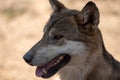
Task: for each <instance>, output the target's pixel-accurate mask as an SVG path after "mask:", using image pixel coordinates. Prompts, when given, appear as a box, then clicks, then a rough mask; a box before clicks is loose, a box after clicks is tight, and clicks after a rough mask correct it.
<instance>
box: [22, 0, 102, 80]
mask: <svg viewBox="0 0 120 80" xmlns="http://www.w3.org/2000/svg"><path fill="white" fill-rule="evenodd" d="M49 2H50V4H51V6H52V9H53V12H52V14H51V17H50V19H49V21H48V23H47V24H46V26H45V27H44V35H43V37H42V39H41V40H40V41H39V42H38V43H36V44H35V45H34V46H33V47H32V48H31V49H30V50H29V51H28V52H27V53H26V54H25V55H24V57H23V58H24V59H25V61H26V62H27V63H29V64H30V65H32V66H37V69H36V75H37V76H38V77H43V78H49V77H51V76H53V75H54V74H55V73H57V72H58V71H59V70H60V69H62V68H63V67H64V66H74V65H75V63H73V61H72V59H73V58H79V60H80V61H79V62H81V61H83V60H85V59H86V58H87V55H90V53H91V52H94V50H96V49H98V48H99V47H101V46H100V45H101V42H102V40H101V35H100V31H99V29H98V27H97V26H98V24H99V11H98V8H97V7H96V5H95V3H94V2H92V1H90V2H88V3H87V4H86V5H85V7H84V8H83V9H82V10H81V11H78V10H73V9H68V8H66V7H65V6H64V5H63V4H62V3H61V2H59V1H58V0H49ZM76 64H77V63H76Z"/></svg>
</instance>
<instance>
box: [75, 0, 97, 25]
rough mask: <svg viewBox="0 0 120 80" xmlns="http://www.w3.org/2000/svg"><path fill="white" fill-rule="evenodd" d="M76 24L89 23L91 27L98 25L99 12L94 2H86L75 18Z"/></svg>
mask: <svg viewBox="0 0 120 80" xmlns="http://www.w3.org/2000/svg"><path fill="white" fill-rule="evenodd" d="M76 20H77V22H78V24H87V23H90V24H92V26H95V25H98V24H99V10H98V8H97V6H96V5H95V3H94V2H92V1H90V2H88V3H87V4H86V5H85V7H84V8H83V9H82V11H81V12H80V13H79V14H78V15H77V16H76Z"/></svg>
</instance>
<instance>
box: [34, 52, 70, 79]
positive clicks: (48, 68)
mask: <svg viewBox="0 0 120 80" xmlns="http://www.w3.org/2000/svg"><path fill="white" fill-rule="evenodd" d="M69 61H70V55H68V54H62V55H59V56H57V57H56V58H54V59H53V60H51V61H50V62H48V63H47V64H46V65H43V66H37V68H36V76H37V77H42V78H49V77H51V76H53V75H54V74H55V73H57V72H58V70H60V69H61V68H62V67H64V66H65V65H66V64H67V63H68V62H69Z"/></svg>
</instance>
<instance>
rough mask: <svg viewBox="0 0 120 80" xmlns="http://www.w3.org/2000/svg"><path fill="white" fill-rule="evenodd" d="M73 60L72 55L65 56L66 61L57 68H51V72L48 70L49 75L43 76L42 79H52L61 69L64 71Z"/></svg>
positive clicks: (62, 61)
mask: <svg viewBox="0 0 120 80" xmlns="http://www.w3.org/2000/svg"><path fill="white" fill-rule="evenodd" d="M70 59H71V56H70V55H65V57H64V59H63V60H61V62H59V63H58V64H57V65H56V66H54V67H52V68H50V69H49V70H47V72H48V73H46V74H44V75H42V76H41V77H42V78H45V79H46V78H50V77H52V76H53V75H55V74H56V73H57V72H58V71H59V70H60V69H62V68H63V67H64V66H66V65H67V64H68V63H69V61H70Z"/></svg>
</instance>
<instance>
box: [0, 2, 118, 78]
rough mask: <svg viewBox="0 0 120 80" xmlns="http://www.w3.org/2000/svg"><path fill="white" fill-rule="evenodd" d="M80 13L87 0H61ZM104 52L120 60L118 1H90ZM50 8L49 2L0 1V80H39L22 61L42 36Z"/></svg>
mask: <svg viewBox="0 0 120 80" xmlns="http://www.w3.org/2000/svg"><path fill="white" fill-rule="evenodd" d="M60 1H61V2H64V4H65V5H66V6H68V7H69V8H73V9H74V8H75V9H78V10H81V9H82V7H83V6H84V5H85V4H86V2H88V0H60ZM93 1H94V2H95V3H96V4H97V6H98V8H99V10H100V14H101V19H100V24H99V28H100V29H101V31H102V34H103V38H104V42H105V45H106V47H107V50H108V51H109V52H110V53H111V54H112V55H113V56H114V57H115V58H116V59H117V60H119V61H120V47H119V46H120V0H93ZM50 13H51V7H50V5H49V2H48V0H0V80H41V79H40V78H37V77H36V76H35V74H34V73H35V67H31V66H29V65H28V64H26V63H25V62H24V60H23V59H22V57H23V55H24V54H25V52H27V50H29V49H30V48H31V47H32V46H33V45H34V44H35V43H36V42H38V41H39V40H40V39H41V37H42V34H43V33H42V29H43V27H44V25H45V24H46V22H47V20H48V18H49V15H50Z"/></svg>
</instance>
